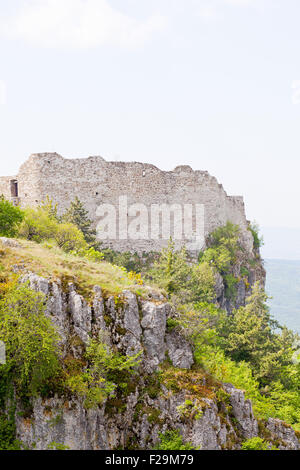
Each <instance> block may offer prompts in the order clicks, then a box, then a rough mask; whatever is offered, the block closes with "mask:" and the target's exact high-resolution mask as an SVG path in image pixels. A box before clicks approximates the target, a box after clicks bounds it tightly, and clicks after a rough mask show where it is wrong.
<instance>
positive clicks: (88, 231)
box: [62, 196, 99, 248]
mask: <svg viewBox="0 0 300 470" xmlns="http://www.w3.org/2000/svg"><path fill="white" fill-rule="evenodd" d="M62 220H63V221H64V222H69V223H72V224H74V225H76V227H78V228H79V230H81V232H82V233H83V236H84V239H85V241H86V242H87V243H89V244H90V245H91V246H93V247H94V248H98V245H99V243H97V241H96V230H94V229H93V228H92V221H91V220H90V219H89V217H88V211H87V210H86V209H85V208H84V205H83V204H82V202H81V201H80V200H79V198H78V197H77V196H76V198H75V200H74V201H73V202H71V205H70V207H69V209H67V210H66V212H65V213H64V215H63V216H62Z"/></svg>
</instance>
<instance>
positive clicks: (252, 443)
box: [242, 437, 269, 450]
mask: <svg viewBox="0 0 300 470" xmlns="http://www.w3.org/2000/svg"><path fill="white" fill-rule="evenodd" d="M242 450H269V444H268V442H266V441H264V440H263V439H261V438H260V437H252V438H251V439H247V441H245V442H243V443H242Z"/></svg>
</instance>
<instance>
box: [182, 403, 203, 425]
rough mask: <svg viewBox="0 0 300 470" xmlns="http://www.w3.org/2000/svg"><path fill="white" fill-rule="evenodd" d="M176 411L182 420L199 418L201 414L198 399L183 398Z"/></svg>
mask: <svg viewBox="0 0 300 470" xmlns="http://www.w3.org/2000/svg"><path fill="white" fill-rule="evenodd" d="M177 411H178V413H179V414H180V416H181V419H183V420H188V421H190V420H193V419H200V418H201V417H202V415H203V411H202V406H201V404H200V402H199V400H197V399H195V400H194V401H192V400H185V402H184V403H183V404H182V405H179V406H177Z"/></svg>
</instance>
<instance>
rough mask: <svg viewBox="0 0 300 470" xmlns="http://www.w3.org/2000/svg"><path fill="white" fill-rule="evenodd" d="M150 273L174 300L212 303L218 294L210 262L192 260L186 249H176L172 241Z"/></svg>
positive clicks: (177, 301)
mask: <svg viewBox="0 0 300 470" xmlns="http://www.w3.org/2000/svg"><path fill="white" fill-rule="evenodd" d="M149 276H150V278H151V279H152V280H154V281H155V282H156V283H158V284H159V285H160V287H162V288H164V289H165V290H166V291H167V292H168V294H170V295H171V296H172V298H173V300H174V301H175V303H181V304H183V303H185V302H211V301H212V300H213V299H214V297H215V293H214V287H215V273H214V270H213V268H212V267H211V266H209V264H208V263H202V264H200V265H198V264H195V263H191V262H190V260H189V258H188V254H187V251H186V249H185V248H182V249H181V250H179V251H176V250H175V244H174V242H173V241H172V240H170V242H169V244H168V247H167V248H165V249H163V250H162V253H161V256H160V258H159V260H157V261H156V262H155V263H154V266H153V268H152V269H151V270H150V272H149Z"/></svg>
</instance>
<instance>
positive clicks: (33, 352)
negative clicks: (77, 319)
mask: <svg viewBox="0 0 300 470" xmlns="http://www.w3.org/2000/svg"><path fill="white" fill-rule="evenodd" d="M44 301H45V297H44V295H43V294H41V293H36V292H33V291H32V290H30V289H29V288H28V287H27V286H26V285H16V286H14V287H13V288H11V290H10V291H8V293H7V295H6V296H5V298H4V299H2V300H1V301H0V340H1V341H3V342H4V343H5V346H6V356H7V363H6V364H5V365H3V366H0V375H1V378H4V377H5V375H7V374H8V373H9V374H10V376H11V378H12V380H13V383H14V384H15V387H16V390H17V392H18V393H19V394H20V395H26V396H31V395H36V394H38V393H39V392H40V391H41V389H42V388H43V387H44V384H45V383H46V382H47V381H48V380H49V379H50V378H52V377H53V376H55V375H56V374H57V373H58V371H59V361H58V351H59V339H60V338H59V335H58V334H57V332H56V330H55V328H54V326H53V324H52V322H51V320H50V319H49V318H48V317H47V316H46V315H45V305H44Z"/></svg>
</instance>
